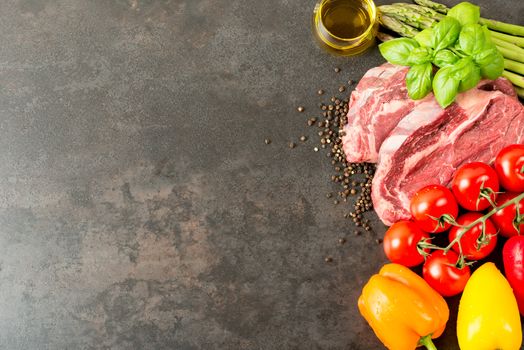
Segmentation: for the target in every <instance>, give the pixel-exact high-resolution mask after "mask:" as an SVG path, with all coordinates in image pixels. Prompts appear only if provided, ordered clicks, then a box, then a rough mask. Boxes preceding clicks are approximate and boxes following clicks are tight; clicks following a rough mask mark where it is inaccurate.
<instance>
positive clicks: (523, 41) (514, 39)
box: [489, 30, 524, 47]
mask: <svg viewBox="0 0 524 350" xmlns="http://www.w3.org/2000/svg"><path fill="white" fill-rule="evenodd" d="M489 32H490V33H491V37H492V38H497V39H500V40H504V41H507V42H508V43H512V44H515V45H517V46H520V47H524V38H521V37H518V36H513V35H508V34H503V33H499V32H494V31H492V30H490V31H489Z"/></svg>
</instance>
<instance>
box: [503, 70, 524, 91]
mask: <svg viewBox="0 0 524 350" xmlns="http://www.w3.org/2000/svg"><path fill="white" fill-rule="evenodd" d="M502 76H503V77H504V78H506V79H508V80H509V81H511V83H512V84H513V85H516V86H518V87H521V88H524V77H523V76H520V75H518V74H515V73H512V72H509V71H507V70H504V72H502Z"/></svg>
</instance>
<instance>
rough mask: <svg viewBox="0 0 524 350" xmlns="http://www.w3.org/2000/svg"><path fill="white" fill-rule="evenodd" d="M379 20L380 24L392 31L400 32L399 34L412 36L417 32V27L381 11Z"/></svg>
mask: <svg viewBox="0 0 524 350" xmlns="http://www.w3.org/2000/svg"><path fill="white" fill-rule="evenodd" d="M379 20H380V24H382V26H384V27H385V28H388V29H389V30H392V31H394V32H395V33H398V34H400V35H401V36H405V37H408V38H413V37H414V36H415V35H417V34H418V33H419V31H418V30H417V29H415V28H413V27H411V26H409V25H407V24H406V23H404V22H401V21H399V20H398V19H396V18H393V17H390V16H388V15H385V14H383V13H381V14H380V17H379Z"/></svg>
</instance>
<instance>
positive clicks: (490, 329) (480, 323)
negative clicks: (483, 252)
mask: <svg viewBox="0 0 524 350" xmlns="http://www.w3.org/2000/svg"><path fill="white" fill-rule="evenodd" d="M457 337H458V341H459V346H460V349H461V350H494V349H498V350H519V349H520V346H521V344H522V329H521V325H520V315H519V308H518V306H517V300H516V299H515V296H514V295H513V292H512V290H511V287H510V285H509V283H508V281H507V280H506V278H504V276H503V275H502V273H500V271H499V270H498V269H497V268H496V267H495V265H494V264H493V263H485V264H484V265H482V266H481V267H479V268H478V269H477V270H476V271H475V272H474V273H473V274H472V275H471V277H470V279H469V281H468V283H467V284H466V288H465V289H464V293H463V294H462V298H461V299H460V305H459V311H458V319H457Z"/></svg>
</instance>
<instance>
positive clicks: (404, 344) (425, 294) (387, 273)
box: [358, 264, 449, 350]
mask: <svg viewBox="0 0 524 350" xmlns="http://www.w3.org/2000/svg"><path fill="white" fill-rule="evenodd" d="M358 308H359V310H360V313H361V314H362V316H364V318H365V319H366V321H367V322H368V323H369V325H370V326H371V328H373V331H374V332H375V334H376V335H377V337H378V338H379V339H380V341H381V342H382V343H383V344H384V345H385V346H386V347H387V348H388V349H390V350H414V349H416V348H417V346H420V345H424V346H426V347H427V348H428V349H436V348H435V345H434V344H433V342H432V341H431V339H434V338H438V337H439V336H440V335H441V334H442V332H444V328H446V323H447V322H448V318H449V308H448V305H447V304H446V301H445V300H444V298H442V296H441V295H440V294H438V293H437V292H436V291H435V290H434V289H432V288H431V287H430V286H429V285H428V284H427V283H426V281H424V279H422V278H421V277H420V276H418V275H417V274H416V273H414V272H413V271H411V270H410V269H409V268H407V267H405V266H402V265H398V264H387V265H384V266H383V267H382V269H381V270H380V272H379V273H378V274H377V275H374V276H372V277H371V278H370V279H369V281H368V283H367V284H366V285H365V286H364V289H363V290H362V295H361V296H360V298H359V299H358Z"/></svg>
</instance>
